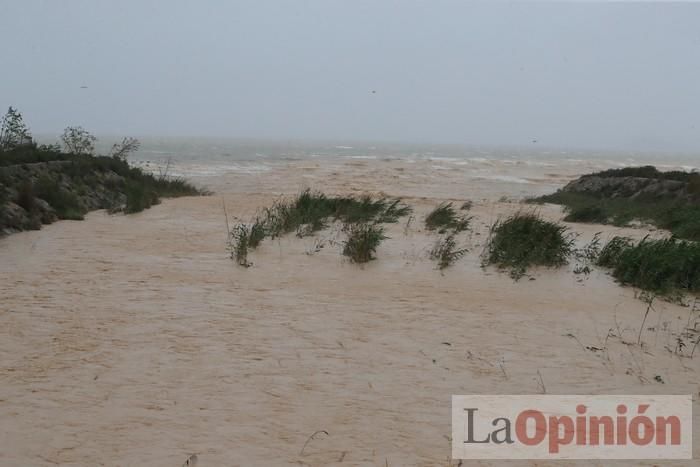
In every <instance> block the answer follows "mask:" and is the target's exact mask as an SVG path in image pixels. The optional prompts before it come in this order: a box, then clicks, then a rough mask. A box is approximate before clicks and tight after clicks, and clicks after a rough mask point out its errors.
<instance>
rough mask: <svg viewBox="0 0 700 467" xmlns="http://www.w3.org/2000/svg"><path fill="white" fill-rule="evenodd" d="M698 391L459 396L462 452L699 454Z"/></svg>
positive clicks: (497, 455)
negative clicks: (695, 450) (696, 446)
mask: <svg viewBox="0 0 700 467" xmlns="http://www.w3.org/2000/svg"><path fill="white" fill-rule="evenodd" d="M692 410H693V409H692V397H691V396H690V395H663V396H639V395H635V396H624V395H605V396H574V395H568V396H554V395H542V396H514V395H510V396H452V457H453V458H454V459H691V458H692V453H693V448H692V442H693V430H692V422H693V416H692Z"/></svg>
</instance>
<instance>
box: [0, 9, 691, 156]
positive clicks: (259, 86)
mask: <svg viewBox="0 0 700 467" xmlns="http://www.w3.org/2000/svg"><path fill="white" fill-rule="evenodd" d="M0 3H2V8H1V11H0V34H1V37H2V41H1V44H0V50H1V54H0V57H2V65H1V66H0V106H2V107H6V106H8V105H13V106H16V107H19V109H20V110H21V111H22V112H23V114H24V116H25V119H26V120H27V121H28V123H29V124H30V126H31V128H32V129H33V130H34V131H35V132H36V133H56V134H57V133H59V132H60V131H61V129H62V128H63V127H65V126H67V125H74V124H80V125H83V126H84V127H86V128H88V129H89V130H91V131H93V132H95V133H98V134H99V133H102V134H115V135H120V134H124V135H126V134H128V135H164V136H167V135H183V136H190V135H192V136H226V137H254V138H279V139H286V138H295V139H296V138H298V139H303V138H315V139H344V140H389V141H407V142H433V143H441V142H444V143H468V144H485V145H490V144H492V145H527V144H533V143H532V141H533V140H537V141H538V143H537V144H542V145H546V146H555V147H577V148H586V147H589V148H608V149H649V150H669V151H686V150H687V151H698V150H700V4H669V3H656V4H654V3H643V4H630V3H621V4H608V3H590V2H585V3H539V4H533V3H524V2H518V3H498V4H495V3H493V2H491V3H472V2H466V1H448V0H431V1H412V0H401V1H398V0H397V1H388V0H369V1H358V0H347V1H336V0H311V1H305V0H289V1H281V0H280V1H273V0H268V1H266V0H250V1H232V0H227V1H223V0H222V1H213V0H206V1H197V2H195V1H173V0H161V1H156V0H119V1H116V0H115V1H100V0H84V1H78V0H62V1H56V0H43V1H40V0H22V1H11V0H0ZM82 86H87V88H81V87H82Z"/></svg>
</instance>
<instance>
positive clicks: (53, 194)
mask: <svg viewBox="0 0 700 467" xmlns="http://www.w3.org/2000/svg"><path fill="white" fill-rule="evenodd" d="M36 196H37V197H38V198H41V199H43V200H44V201H46V202H47V203H49V205H50V206H51V207H52V208H53V209H54V211H56V216H58V218H59V219H68V220H83V218H84V214H85V209H84V208H83V206H82V205H81V203H80V200H79V199H78V196H77V195H76V194H75V193H73V192H71V191H68V190H66V189H65V188H63V187H62V186H61V184H60V183H59V182H58V180H57V179H53V178H49V177H41V178H39V180H38V181H37V183H36Z"/></svg>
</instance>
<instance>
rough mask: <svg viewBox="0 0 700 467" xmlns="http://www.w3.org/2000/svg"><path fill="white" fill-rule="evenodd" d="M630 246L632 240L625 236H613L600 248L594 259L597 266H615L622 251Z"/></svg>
mask: <svg viewBox="0 0 700 467" xmlns="http://www.w3.org/2000/svg"><path fill="white" fill-rule="evenodd" d="M631 246H632V240H631V239H629V238H627V237H613V239H612V240H610V241H609V242H608V243H607V244H606V245H605V246H604V247H603V249H602V250H600V255H599V256H598V259H597V261H596V264H597V265H598V266H603V267H608V268H611V267H615V265H616V264H617V263H618V262H619V260H620V255H621V254H622V252H623V251H625V250H626V249H628V248H629V247H631Z"/></svg>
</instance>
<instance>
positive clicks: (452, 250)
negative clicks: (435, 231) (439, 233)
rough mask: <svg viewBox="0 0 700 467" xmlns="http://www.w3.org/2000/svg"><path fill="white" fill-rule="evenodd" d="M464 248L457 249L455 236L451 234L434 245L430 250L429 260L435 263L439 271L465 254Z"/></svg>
mask: <svg viewBox="0 0 700 467" xmlns="http://www.w3.org/2000/svg"><path fill="white" fill-rule="evenodd" d="M467 252H468V250H467V249H466V248H457V241H456V240H455V234H454V233H451V234H449V235H447V236H445V237H443V238H441V239H440V240H438V241H437V242H436V243H435V246H434V247H433V249H432V250H430V259H432V260H435V261H437V263H438V267H439V268H440V270H443V269H445V268H447V267H449V266H451V265H452V264H453V263H454V262H455V261H457V260H459V259H460V258H461V257H462V256H464V255H465V254H467Z"/></svg>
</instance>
